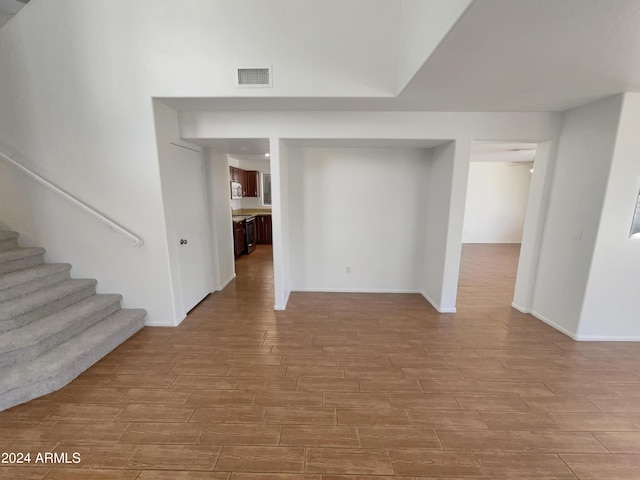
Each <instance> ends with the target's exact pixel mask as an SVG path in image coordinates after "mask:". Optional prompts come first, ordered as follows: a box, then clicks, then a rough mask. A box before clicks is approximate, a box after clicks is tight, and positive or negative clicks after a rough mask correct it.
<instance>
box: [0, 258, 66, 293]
mask: <svg viewBox="0 0 640 480" xmlns="http://www.w3.org/2000/svg"><path fill="white" fill-rule="evenodd" d="M70 270H71V265H69V264H68V263H43V264H41V265H37V266H35V267H30V268H25V269H22V270H16V271H15V272H10V273H5V274H3V275H0V302H5V301H7V300H11V299H12V298H17V297H20V296H22V295H26V294H27V293H31V292H33V291H35V290H38V289H39V288H42V287H46V286H49V285H53V284H54V283H58V282H61V281H63V280H66V279H68V278H69V271H70Z"/></svg>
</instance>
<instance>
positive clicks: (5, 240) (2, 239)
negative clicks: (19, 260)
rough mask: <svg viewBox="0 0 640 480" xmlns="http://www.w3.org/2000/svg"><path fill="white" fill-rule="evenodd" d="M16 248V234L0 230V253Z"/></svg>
mask: <svg viewBox="0 0 640 480" xmlns="http://www.w3.org/2000/svg"><path fill="white" fill-rule="evenodd" d="M15 248H18V234H17V233H16V232H11V231H9V230H0V252H4V251H5V250H13V249H15Z"/></svg>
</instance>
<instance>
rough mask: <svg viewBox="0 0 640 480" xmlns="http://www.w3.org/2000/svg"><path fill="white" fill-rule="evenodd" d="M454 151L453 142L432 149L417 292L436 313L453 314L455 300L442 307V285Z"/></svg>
mask: <svg viewBox="0 0 640 480" xmlns="http://www.w3.org/2000/svg"><path fill="white" fill-rule="evenodd" d="M455 150H456V144H455V142H449V143H447V144H445V145H442V146H440V147H437V148H434V149H433V153H432V157H431V161H430V162H429V174H428V180H427V182H426V192H427V196H426V197H427V198H426V202H425V203H426V205H425V207H426V208H425V210H426V211H425V218H426V230H425V236H424V249H423V255H424V268H423V270H422V285H421V288H420V292H421V293H422V295H423V296H424V297H425V298H426V299H427V300H428V301H429V303H431V305H433V307H434V308H435V309H436V310H438V311H439V312H455V299H454V302H453V304H451V303H450V302H449V303H446V304H445V290H446V285H445V283H444V279H445V268H446V260H447V239H448V231H449V216H450V208H451V192H452V190H451V186H452V181H453V173H454V159H455Z"/></svg>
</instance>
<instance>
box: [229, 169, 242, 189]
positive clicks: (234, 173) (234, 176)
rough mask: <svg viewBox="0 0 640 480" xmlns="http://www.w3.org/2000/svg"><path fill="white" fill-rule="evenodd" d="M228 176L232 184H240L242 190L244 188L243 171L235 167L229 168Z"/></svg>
mask: <svg viewBox="0 0 640 480" xmlns="http://www.w3.org/2000/svg"><path fill="white" fill-rule="evenodd" d="M229 174H230V177H231V181H232V182H238V183H240V184H242V189H243V190H244V189H245V188H244V187H245V178H244V170H242V169H241V168H236V167H229Z"/></svg>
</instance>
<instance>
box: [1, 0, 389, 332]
mask: <svg viewBox="0 0 640 480" xmlns="http://www.w3.org/2000/svg"><path fill="white" fill-rule="evenodd" d="M123 12H126V14H123ZM336 12H340V14H339V15H336V14H335V13H336ZM362 12H366V15H362ZM398 18H399V9H398V8H397V6H396V5H394V4H393V2H388V1H385V0H354V1H353V2H350V3H349V4H348V5H347V4H345V3H344V2H342V1H341V0H327V1H324V2H321V3H317V2H300V1H298V0H295V1H294V0H274V1H271V2H255V1H246V0H239V1H234V2H229V1H225V0H189V1H177V0H138V1H136V2H133V3H132V2H130V1H125V0H109V1H108V2H104V1H101V0H83V1H81V2H78V1H76V0H57V1H55V2H50V1H46V0H32V1H31V2H30V4H29V6H28V11H26V9H25V11H23V12H21V14H20V15H17V16H16V17H14V18H13V19H12V20H11V21H10V22H9V23H7V24H6V25H4V26H3V27H2V28H1V29H0V85H2V88H0V142H3V143H6V144H8V145H10V146H11V147H13V148H15V149H16V150H17V151H19V152H20V153H21V154H23V155H24V156H25V157H26V158H27V159H29V161H30V162H31V164H32V166H33V167H34V168H35V169H36V170H37V171H38V172H40V173H42V174H44V175H45V176H46V177H48V178H49V179H51V180H52V181H54V182H55V183H57V184H59V185H60V186H62V187H63V188H66V189H67V190H69V191H70V192H71V193H73V194H74V195H76V196H77V197H79V198H81V199H83V200H85V201H87V202H88V203H89V204H91V205H93V206H95V207H96V208H98V209H99V210H101V211H103V212H104V213H106V214H107V215H109V216H110V217H112V218H114V219H115V220H116V221H118V222H119V223H121V224H123V225H124V226H125V227H128V228H130V229H131V230H133V231H134V232H135V233H136V234H139V235H140V236H142V237H143V238H144V240H145V245H144V246H143V247H142V249H138V250H136V249H133V248H131V247H130V245H129V243H128V241H126V240H125V239H123V238H120V237H119V236H118V235H117V234H115V233H113V232H112V231H111V230H109V229H108V228H106V227H104V226H103V225H102V224H99V223H97V222H96V221H95V220H94V219H93V218H91V217H88V216H87V215H86V214H84V213H82V212H79V211H77V210H75V207H73V206H70V205H68V204H66V203H65V202H64V201H63V200H61V199H58V198H57V197H54V196H53V195H51V194H49V193H46V192H44V191H43V190H42V189H41V187H40V186H37V185H35V184H34V183H33V181H32V180H29V179H26V178H24V177H23V176H21V174H19V173H18V172H16V171H14V170H12V169H11V168H10V167H7V166H6V164H5V163H4V162H0V163H1V164H0V218H1V219H2V220H3V221H4V222H5V223H7V224H8V225H9V226H11V227H12V228H14V229H16V230H18V231H20V232H21V233H22V234H23V235H24V237H25V238H26V239H27V241H32V242H34V243H38V244H41V245H44V246H46V247H47V249H48V257H47V258H48V260H53V261H69V262H71V263H72V264H73V265H74V270H73V272H72V273H73V274H74V275H75V276H89V277H96V278H98V279H99V284H98V289H99V291H103V292H105V291H106V292H120V293H122V294H123V295H124V302H123V304H124V305H125V306H136V307H144V308H146V309H147V310H148V317H147V321H148V323H150V324H157V325H171V324H172V322H173V319H172V317H173V314H172V313H171V312H172V308H173V306H172V304H171V294H170V291H171V287H170V280H169V262H168V245H167V240H166V229H165V223H164V212H163V209H162V195H161V186H160V176H159V171H158V152H157V146H156V139H155V129H154V116H153V109H152V102H151V98H152V97H162V96H167V97H180V96H184V97H212V96H218V97H222V96H226V97H229V96H255V95H261V96H263V95H264V96H292V95H300V96H309V97H317V96H325V95H328V96H338V97H341V96H363V95H364V96H379V95H383V96H384V95H389V94H390V93H391V92H393V91H394V89H395V83H396V78H395V53H396V51H397V48H398V31H397V21H398ZM238 19H242V26H244V27H245V28H246V29H247V32H250V34H247V35H245V34H239V32H238ZM327 25H331V35H332V41H331V42H326V41H324V40H325V39H326V34H327V30H326V26H327ZM261 31H265V32H268V33H269V34H268V35H260V32H261ZM34 32H38V34H37V35H34ZM302 32H304V35H302ZM258 38H259V41H256V39H258ZM292 38H295V39H296V41H291V39H292ZM303 38H304V39H307V40H308V42H306V41H303V40H302V39H303ZM43 39H46V40H45V41H43ZM365 50H366V51H369V52H371V54H370V55H360V54H359V53H360V52H362V51H365ZM256 64H260V66H263V65H267V66H269V65H271V66H273V69H274V82H273V88H270V89H242V90H239V89H237V88H236V85H235V83H236V77H235V69H236V68H237V67H241V66H255V65H256ZM96 251H99V252H100V255H96V254H95V252H96Z"/></svg>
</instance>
